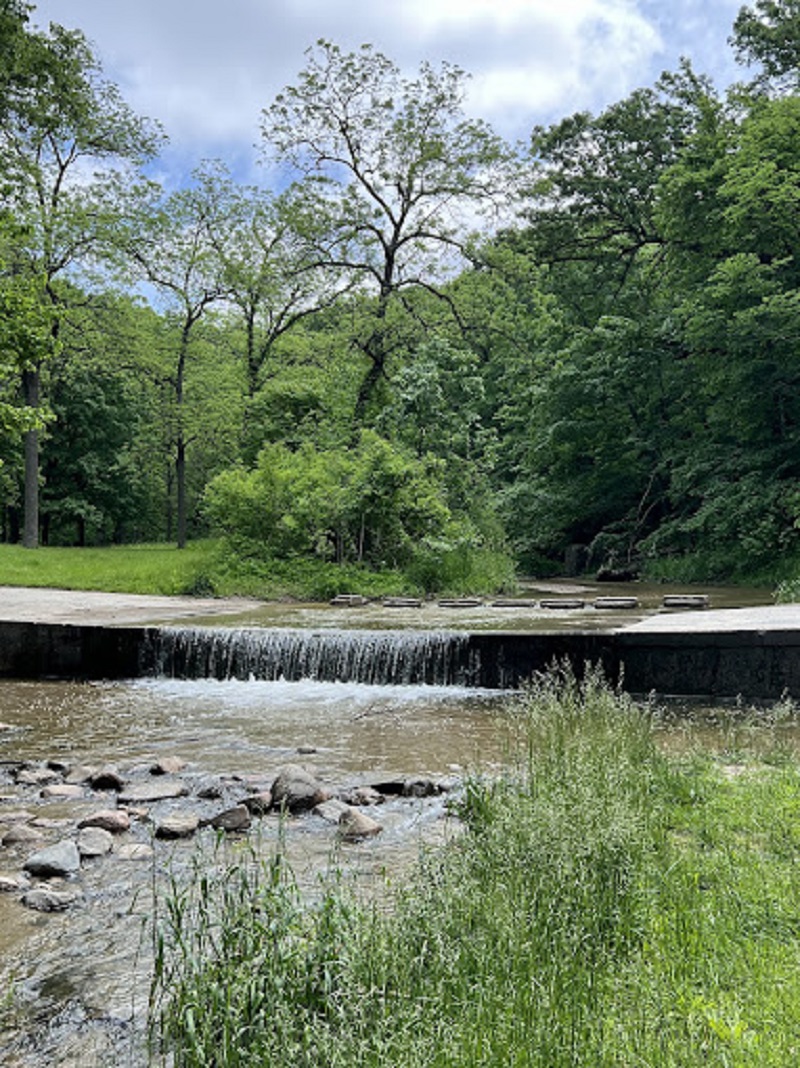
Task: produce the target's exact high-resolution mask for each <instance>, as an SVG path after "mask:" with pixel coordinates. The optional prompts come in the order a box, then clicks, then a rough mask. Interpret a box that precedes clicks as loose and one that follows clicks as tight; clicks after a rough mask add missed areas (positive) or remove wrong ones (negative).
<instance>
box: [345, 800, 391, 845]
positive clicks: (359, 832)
mask: <svg viewBox="0 0 800 1068" xmlns="http://www.w3.org/2000/svg"><path fill="white" fill-rule="evenodd" d="M382 830H383V827H381V825H380V823H377V822H376V821H375V820H373V819H372V818H371V817H370V816H367V815H365V814H364V813H363V812H359V811H358V809H354V808H348V810H347V811H346V812H343V813H342V814H341V816H340V817H339V834H340V835H341V836H342V838H343V839H344V840H345V841H346V842H356V841H358V840H359V839H361V838H373V837H374V836H375V835H376V834H380V833H381V831H382Z"/></svg>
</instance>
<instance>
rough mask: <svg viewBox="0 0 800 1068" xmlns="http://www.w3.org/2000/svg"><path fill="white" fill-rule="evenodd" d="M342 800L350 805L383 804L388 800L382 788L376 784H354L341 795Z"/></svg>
mask: <svg viewBox="0 0 800 1068" xmlns="http://www.w3.org/2000/svg"><path fill="white" fill-rule="evenodd" d="M340 796H341V799H342V801H344V802H345V804H348V805H355V806H356V807H358V806H359V805H382V804H383V802H384V801H385V800H386V799H385V797H384V796H383V794H382V793H381V792H380V790H376V789H375V787H374V786H354V787H353V788H352V789H350V790H345V791H344V792H343V793H342V794H341V795H340Z"/></svg>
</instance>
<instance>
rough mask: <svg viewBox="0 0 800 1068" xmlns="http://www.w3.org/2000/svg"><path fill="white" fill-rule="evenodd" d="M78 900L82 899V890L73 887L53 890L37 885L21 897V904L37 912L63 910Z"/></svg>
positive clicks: (75, 903)
mask: <svg viewBox="0 0 800 1068" xmlns="http://www.w3.org/2000/svg"><path fill="white" fill-rule="evenodd" d="M80 901H83V891H81V890H78V889H77V888H73V887H70V888H69V889H66V890H54V889H52V888H51V887H49V886H37V887H35V889H33V890H28V892H27V893H26V894H24V895H23V897H22V904H23V905H25V907H26V908H29V909H36V911H37V912H63V910H64V909H68V908H69V907H70V906H71V905H77V904H78V902H80Z"/></svg>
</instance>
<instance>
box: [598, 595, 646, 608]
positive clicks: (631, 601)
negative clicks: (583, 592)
mask: <svg viewBox="0 0 800 1068" xmlns="http://www.w3.org/2000/svg"><path fill="white" fill-rule="evenodd" d="M593 604H594V607H595V608H605V609H609V610H617V609H623V608H638V607H639V598H638V597H597V598H595V600H594V602H593Z"/></svg>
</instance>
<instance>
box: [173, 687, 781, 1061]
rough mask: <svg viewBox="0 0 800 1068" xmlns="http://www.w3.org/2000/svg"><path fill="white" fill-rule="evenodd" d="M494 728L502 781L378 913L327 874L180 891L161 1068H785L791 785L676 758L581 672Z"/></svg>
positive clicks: (470, 795) (474, 801) (471, 789)
mask: <svg viewBox="0 0 800 1068" xmlns="http://www.w3.org/2000/svg"><path fill="white" fill-rule="evenodd" d="M509 715H510V716H513V717H514V723H515V728H516V729H515V732H514V733H515V736H516V740H517V748H516V752H515V754H514V757H515V759H514V760H513V761H512V762H510V764H509V769H508V772H507V774H506V775H505V776H504V777H503V778H502V779H499V780H498V779H492V780H484V779H481V778H475V779H474V780H472V781H471V782H470V783H469V784H468V785H467V788H466V790H465V792H464V794H463V797H462V799H461V801H460V805H459V814H460V816H461V818H462V819H463V820H464V822H465V824H466V827H467V832H466V833H465V834H463V835H461V836H459V837H458V838H457V839H456V840H455V841H454V842H453V843H451V845H449V846H448V847H447V848H445V849H443V850H439V851H436V852H432V853H430V854H427V855H425V856H423V857H421V859H420V862H419V864H418V866H417V869H416V870H415V872H414V873H413V874H412V875H411V876H409V878H408V879H407V880H405V881H403V882H402V885H400V886H399V887H396V888H394V889H393V891H392V893H391V896H390V898H389V900H388V901H387V900H386V899H385V898H382V899H381V901H380V902H377V901H364V900H359V899H358V898H357V897H356V895H355V894H354V893H352V892H351V890H350V889H349V887H348V885H347V883H346V881H345V880H342V879H338V878H336V877H331V878H330V879H329V880H328V881H327V882H326V883H325V884H324V886H323V887H322V889H321V892H320V894H319V895H318V896H317V898H316V900H315V901H313V902H309V901H308V900H307V899H305V898H304V897H303V895H301V894H300V892H299V890H298V887H297V886H296V885H295V883H294V880H293V879H292V876H291V872H290V871H289V870H288V868H287V866H286V864H285V862H284V860H283V859H282V858H281V856H280V855H279V856H277V857H273V858H272V859H270V860H269V861H268V862H266V863H263V862H259V861H258V860H257V858H256V856H255V854H248V853H247V852H245V853H244V854H243V855H242V856H241V857H240V858H239V860H237V861H235V862H234V863H231V864H226V865H223V866H222V868H221V869H220V870H219V871H218V872H217V873H216V874H213V875H212V874H210V873H209V869H208V865H207V864H206V865H201V866H200V867H199V868H198V871H197V873H196V877H195V879H194V880H192V881H191V882H190V883H189V884H188V885H183V886H182V887H179V886H177V885H174V886H173V888H172V891H171V894H170V895H169V897H168V901H167V903H166V904H165V906H163V914H162V917H161V922H160V924H159V926H158V933H157V969H156V976H155V982H154V998H153V1031H154V1036H155V1038H156V1046H157V1047H158V1048H160V1049H161V1050H162V1051H168V1053H169V1055H170V1057H171V1058H172V1062H171V1063H174V1065H175V1066H176V1068H181V1066H212V1065H213V1066H215V1068H223V1066H225V1068H228V1066H230V1068H234V1066H236V1068H238V1066H256V1065H258V1066H262V1065H270V1066H282V1065H287V1066H288V1065H291V1066H292V1068H305V1066H308V1068H311V1066H313V1068H321V1066H326V1068H327V1066H330V1068H335V1066H349V1068H355V1066H359V1068H362V1066H371V1065H374V1066H378V1065H380V1066H384V1065H385V1066H389V1065H391V1066H393V1068H395V1066H397V1068H406V1066H408V1068H411V1066H412V1065H413V1066H414V1068H420V1066H437V1068H438V1066H442V1068H443V1066H470V1068H472V1066H490V1065H491V1066H502V1068H507V1066H526V1068H527V1066H541V1068H560V1066H568V1065H570V1066H572V1065H575V1066H577V1065H580V1066H592V1068H594V1066H620V1068H621V1066H626V1068H632V1066H655V1065H658V1066H663V1068H674V1066H677V1065H681V1066H682V1065H698V1066H699V1065H703V1066H706V1065H737V1066H738V1065H751V1064H752V1065H754V1066H755V1065H759V1066H762V1065H772V1064H774V1065H781V1066H785V1065H789V1064H792V1063H800V1052H798V1051H800V1023H799V1022H798V1021H800V1013H798V1008H799V1007H800V990H799V989H798V986H799V984H800V896H799V892H798V883H799V882H800V878H799V877H798V875H797V870H796V868H797V866H798V861H799V860H800V820H798V819H797V818H796V817H798V816H800V801H798V798H800V790H798V785H800V780H798V771H797V767H796V766H795V765H794V764H790V763H783V764H781V766H780V767H779V768H777V769H776V768H772V769H770V770H769V771H768V772H764V773H759V774H755V773H753V774H745V775H741V776H737V777H736V778H735V779H734V778H731V779H728V778H725V777H724V776H722V775H720V774H719V773H718V771H717V770H716V767H715V765H714V764H713V763H712V762H711V761H708V760H701V761H697V760H692V761H689V762H682V763H676V762H675V761H674V760H672V761H670V760H668V759H667V758H666V757H664V756H663V755H662V754H661V752H660V751H659V750H658V748H657V747H656V745H655V744H654V741H653V734H652V730H651V723H650V714H649V712H648V711H647V710H646V709H645V710H642V709H640V708H638V707H636V706H635V705H634V703H633V702H632V701H631V700H630V699H629V698H627V697H625V696H624V695H621V694H618V693H614V692H612V691H611V690H610V689H609V688H608V687H607V686H606V685H605V684H604V683H603V682H602V681H601V680H600V679H599V678H598V677H597V676H596V675H593V674H590V675H589V676H588V678H587V679H586V680H585V681H583V682H580V683H579V682H577V681H576V680H575V679H574V678H573V677H572V676H571V675H569V674H566V673H560V672H554V673H552V674H551V675H549V676H547V677H546V678H544V679H542V680H541V681H540V682H539V683H538V684H537V685H536V686H534V687H532V688H531V690H530V692H529V693H528V694H527V695H526V697H525V698H524V700H522V701H521V702H520V703H519V706H518V707H517V708H516V709H515V710H513V711H512V712H510V713H509ZM767 818H769V819H770V820H771V821H772V822H771V823H770V824H769V827H770V828H771V829H769V830H767V828H766V824H765V823H764V822H762V821H766V819H767ZM154 1056H156V1054H155V1053H154ZM793 1057H794V1058H795V1059H794V1060H793V1059H792V1058H793ZM782 1058H783V1059H782ZM787 1058H788V1059H787Z"/></svg>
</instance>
